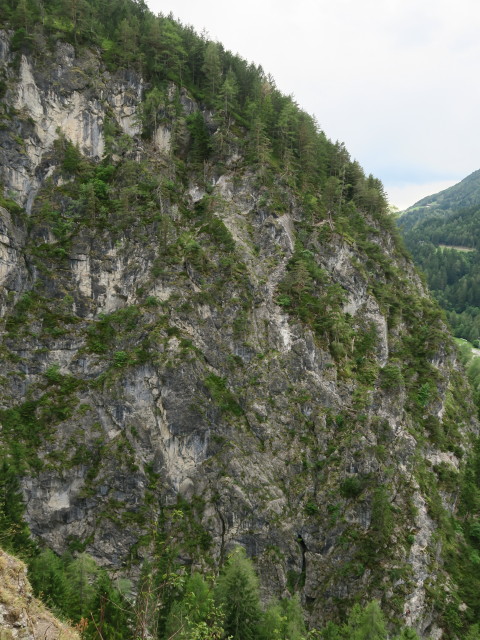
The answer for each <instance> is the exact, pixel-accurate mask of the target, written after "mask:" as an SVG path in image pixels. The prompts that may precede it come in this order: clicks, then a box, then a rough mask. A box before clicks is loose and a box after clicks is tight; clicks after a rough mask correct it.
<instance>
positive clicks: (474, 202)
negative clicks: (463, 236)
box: [400, 170, 480, 246]
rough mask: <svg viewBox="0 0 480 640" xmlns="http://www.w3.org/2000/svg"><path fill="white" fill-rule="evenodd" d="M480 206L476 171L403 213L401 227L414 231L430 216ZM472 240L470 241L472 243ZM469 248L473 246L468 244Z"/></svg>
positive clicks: (479, 178) (479, 187)
mask: <svg viewBox="0 0 480 640" xmlns="http://www.w3.org/2000/svg"><path fill="white" fill-rule="evenodd" d="M478 206H480V170H478V171H474V172H473V173H471V174H470V175H468V176H467V177H466V178H464V179H463V180H461V181H460V182H459V183H458V184H454V185H453V186H452V187H449V188H448V189H444V190H443V191H439V192H438V193H435V194H433V195H431V196H426V197H425V198H422V199H421V200H419V201H418V202H416V203H415V204H413V205H412V206H411V207H408V209H405V211H404V212H402V215H401V217H400V221H401V226H402V228H404V229H405V230H410V229H412V228H413V227H414V226H415V224H417V222H421V221H424V220H425V219H426V218H428V217H430V216H440V217H441V216H443V215H445V216H448V215H449V214H451V213H453V212H457V211H460V210H463V209H471V208H472V207H478ZM471 241H472V239H470V242H471ZM468 246H471V244H470V243H468Z"/></svg>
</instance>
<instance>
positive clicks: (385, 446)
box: [0, 33, 477, 635]
mask: <svg viewBox="0 0 480 640" xmlns="http://www.w3.org/2000/svg"><path fill="white" fill-rule="evenodd" d="M8 43H9V34H8V33H2V47H1V52H2V56H3V61H4V63H5V65H6V66H5V69H6V76H7V78H8V91H7V94H6V102H7V104H8V105H10V107H11V110H10V113H11V115H10V116H9V119H4V127H3V128H2V130H1V131H0V137H1V142H2V145H1V151H0V158H1V171H2V180H3V183H4V187H5V196H6V198H7V199H6V200H4V202H3V204H4V207H2V208H1V209H0V213H1V227H0V278H1V285H2V287H3V291H2V293H1V307H0V310H1V311H0V316H1V318H2V325H1V327H2V335H3V346H2V357H3V360H4V366H3V371H2V390H1V397H0V404H1V407H2V410H1V413H0V419H1V421H2V432H1V436H2V439H3V443H4V451H5V452H6V453H7V457H9V459H10V460H14V461H17V462H18V460H20V459H21V461H22V462H21V465H20V468H21V473H22V490H23V495H24V499H25V504H26V516H27V519H28V522H29V525H30V527H31V530H32V532H33V534H34V536H36V537H37V538H38V539H40V540H41V541H42V542H43V543H44V544H47V545H48V546H50V547H51V548H53V549H54V550H55V551H57V552H62V551H64V550H65V549H66V548H67V546H68V545H72V544H73V545H77V547H78V545H81V546H82V548H85V549H86V550H87V551H88V553H90V554H92V555H93V556H94V557H95V558H96V559H97V560H98V561H99V562H100V563H102V564H105V565H109V566H115V567H123V568H124V571H125V572H127V573H128V572H130V573H131V574H133V575H135V573H136V572H137V571H138V567H139V566H140V564H141V562H142V560H143V559H144V558H145V557H147V556H148V555H149V553H150V550H151V546H152V540H153V534H152V531H154V530H155V531H156V530H160V531H161V532H162V534H164V535H165V536H166V540H168V544H170V545H172V547H174V548H175V549H176V550H177V551H178V556H179V558H180V561H181V562H182V563H184V564H186V565H188V564H192V563H193V564H194V565H198V566H205V565H206V564H208V563H209V562H211V563H214V564H215V565H218V564H219V563H221V562H222V561H223V559H224V557H225V554H226V553H227V552H228V551H229V550H230V549H231V548H232V547H233V546H234V545H237V544H240V545H242V546H244V547H245V548H246V549H247V552H248V554H249V555H251V556H254V557H255V559H256V562H257V567H258V570H259V572H260V576H261V581H262V585H263V589H264V593H265V597H267V596H269V595H272V594H276V595H280V596H281V595H284V594H286V593H287V591H288V589H290V590H296V591H299V592H300V593H301V597H302V602H303V604H304V605H305V607H306V609H307V611H308V612H309V615H310V616H311V619H312V621H313V622H319V621H322V620H324V619H326V618H328V617H330V616H334V615H335V614H336V612H338V610H339V609H341V608H342V606H344V604H345V605H347V604H348V603H350V602H352V601H353V599H354V598H357V597H363V598H372V597H381V598H382V599H383V602H384V605H385V606H386V607H387V608H389V609H390V610H391V611H393V612H395V613H396V614H397V615H400V616H403V617H404V618H405V619H406V620H407V621H408V622H409V623H411V624H413V625H414V626H416V627H417V628H418V629H419V631H421V632H422V633H425V634H427V635H428V634H433V635H435V634H436V633H437V631H436V630H435V622H436V619H437V614H436V612H435V603H434V602H433V600H432V598H431V597H430V596H429V592H428V590H427V589H426V586H427V584H429V585H431V584H434V585H439V586H440V587H442V586H445V585H446V584H448V581H449V577H448V575H446V574H445V572H444V571H443V569H442V566H443V565H442V559H441V544H442V543H441V536H440V535H438V534H439V530H438V518H439V515H438V514H439V513H440V512H443V511H444V510H447V511H448V510H450V509H452V508H453V506H452V505H453V502H454V500H453V494H452V490H451V489H449V488H448V487H446V486H443V485H442V481H441V479H440V476H439V475H438V474H437V471H436V470H438V468H439V466H442V465H443V467H447V468H448V470H449V472H451V473H456V471H457V470H458V468H459V465H460V459H461V456H462V455H463V454H464V452H465V451H466V449H467V448H468V446H469V442H470V438H471V437H472V436H473V434H474V433H476V430H477V425H476V423H475V421H474V419H473V418H471V416H473V415H474V411H473V409H472V406H471V404H470V403H469V401H468V392H467V391H466V390H465V388H464V387H463V386H462V385H463V383H462V380H461V376H460V374H459V367H458V365H457V362H456V358H455V354H454V352H453V349H452V346H451V343H450V338H449V337H448V335H447V333H446V331H445V328H444V326H443V324H442V321H441V318H440V317H439V315H438V312H437V310H436V307H435V306H434V305H433V303H432V302H431V300H430V298H429V297H428V295H427V294H426V293H425V291H424V289H423V287H422V284H421V282H420V280H419V278H418V277H417V275H416V273H415V272H414V270H413V267H412V265H411V264H410V262H409V260H408V258H407V257H405V256H404V254H403V253H402V251H401V249H400V248H399V246H398V244H397V242H396V240H395V239H394V237H393V236H392V234H391V226H390V227H389V224H388V221H386V220H383V219H382V218H378V217H375V216H374V215H372V214H367V213H365V212H362V213H359V212H355V211H352V212H351V216H350V217H347V218H346V217H345V216H343V217H342V218H341V219H340V218H339V219H338V220H334V222H333V223H332V224H327V223H326V221H324V222H323V223H315V224H313V225H312V224H311V222H309V221H308V219H307V218H308V216H307V214H306V212H305V209H304V205H303V203H302V202H301V201H300V199H299V198H298V197H297V196H296V195H295V194H294V192H293V190H292V188H291V187H290V186H289V185H288V183H287V182H285V181H282V179H281V178H280V177H279V178H278V180H277V181H275V182H274V183H273V184H271V185H269V187H268V188H267V187H266V186H265V185H264V184H262V182H261V180H259V177H258V174H257V173H256V172H255V170H253V169H252V168H251V167H248V165H247V164H246V163H245V162H244V159H243V156H242V147H241V145H240V144H239V142H238V139H239V136H240V135H241V134H239V133H238V132H236V134H235V135H236V136H237V138H235V137H234V136H233V133H231V132H230V131H229V132H227V133H228V134H230V138H228V135H225V139H224V141H223V142H222V144H220V143H219V142H218V140H219V136H220V133H222V131H221V130H220V129H219V128H218V125H215V124H214V120H213V119H212V114H211V113H210V112H207V111H206V110H205V109H204V108H203V107H202V105H201V104H197V103H196V102H194V101H193V100H192V99H191V98H190V97H189V96H188V94H187V93H186V92H185V91H184V90H180V89H177V88H176V87H174V86H172V87H171V88H170V95H169V100H170V101H171V104H173V102H174V101H175V103H176V105H177V111H176V112H175V113H174V114H173V115H172V114H171V113H169V112H168V109H166V110H165V113H164V114H163V121H162V122H161V123H160V124H159V125H158V127H156V129H155V130H154V131H153V136H152V142H151V143H150V142H145V141H142V140H141V139H140V137H139V133H140V125H139V124H138V123H139V117H140V115H141V101H142V97H143V82H142V79H141V78H140V77H138V76H136V75H135V74H133V73H126V72H125V73H124V74H123V75H122V74H117V75H112V74H111V73H109V72H107V71H106V70H105V69H104V67H103V66H102V63H101V61H100V59H99V58H98V56H96V55H95V54H93V53H84V54H82V56H83V57H81V58H76V57H75V53H74V50H73V48H72V47H70V46H69V45H64V44H59V45H58V46H57V48H56V50H55V51H54V53H51V54H49V55H50V56H51V59H50V60H48V62H45V64H43V65H42V63H40V62H39V61H34V60H32V59H31V58H29V57H28V56H25V55H23V56H20V58H19V57H18V54H17V57H16V58H15V59H16V61H17V62H16V64H17V65H18V71H15V70H12V64H11V63H13V61H14V56H13V54H11V53H10V52H9V44H8ZM8 65H10V66H8ZM10 107H9V108H10ZM197 112H199V113H201V114H202V117H203V119H204V121H205V123H206V127H207V128H209V131H210V132H211V136H212V138H213V139H214V140H215V141H216V143H217V144H218V145H219V146H220V149H221V151H220V152H219V153H221V157H222V163H221V164H219V163H217V164H216V165H213V164H210V165H208V166H207V165H205V167H204V169H203V170H202V172H201V174H202V175H200V176H199V175H198V171H194V170H193V169H192V170H189V169H188V163H187V169H186V170H185V171H184V174H183V179H182V181H180V180H179V179H178V178H177V174H176V163H177V164H178V161H179V159H180V160H182V159H183V161H185V157H186V151H185V150H186V149H187V148H188V144H189V133H188V129H187V127H186V126H185V118H186V117H187V116H188V115H189V114H192V113H197ZM107 120H108V126H107V124H106V123H107ZM212 123H213V124H212ZM112 131H113V133H112ZM222 135H223V134H222ZM69 153H70V154H73V156H74V162H73V165H72V163H70V164H68V162H67V160H68V157H69V156H68V154H69ZM102 157H104V158H106V159H104V161H103V162H102V163H100V159H101V158H102ZM72 167H73V168H72ZM109 167H111V168H109ZM15 203H16V204H15ZM18 205H20V206H21V207H24V208H25V211H22V210H21V209H20V208H19V206H18ZM5 207H6V208H5ZM7 209H8V210H7ZM307 294H308V295H310V294H311V295H312V299H313V298H315V300H317V301H318V300H319V301H320V303H316V304H320V306H319V307H317V312H316V316H315V317H314V318H313V319H312V314H311V312H310V310H309V309H310V307H309V305H311V304H313V303H310V302H308V300H307V298H306V297H305V296H307ZM305 300H307V302H308V304H307V303H305V304H304V302H302V301H305ZM302 305H303V306H302ZM318 309H320V311H318ZM466 398H467V399H466ZM439 456H440V457H439ZM439 460H440V462H438V461H439ZM443 467H442V468H443ZM433 507H435V508H433ZM342 603H344V604H342Z"/></svg>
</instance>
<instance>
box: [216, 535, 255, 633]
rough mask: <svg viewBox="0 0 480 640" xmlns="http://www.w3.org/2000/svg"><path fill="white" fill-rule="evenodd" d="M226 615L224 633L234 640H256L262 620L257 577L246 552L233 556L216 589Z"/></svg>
mask: <svg viewBox="0 0 480 640" xmlns="http://www.w3.org/2000/svg"><path fill="white" fill-rule="evenodd" d="M216 598H217V601H218V602H219V603H220V604H221V605H222V607H223V610H224V613H225V633H226V635H227V637H228V636H232V638H233V640H257V639H258V636H259V623H260V618H261V609H260V596H259V587H258V578H257V576H256V574H255V570H254V568H253V565H252V562H251V561H250V560H249V559H248V558H247V556H246V553H245V551H244V549H242V548H240V547H239V548H237V549H235V551H234V552H233V553H232V554H231V556H230V557H229V559H228V562H227V564H226V566H225V569H224V572H223V574H222V575H221V576H220V578H219V580H218V585H217V589H216Z"/></svg>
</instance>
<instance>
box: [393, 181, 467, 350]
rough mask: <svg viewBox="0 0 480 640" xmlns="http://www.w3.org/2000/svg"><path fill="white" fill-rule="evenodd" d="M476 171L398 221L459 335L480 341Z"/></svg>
mask: <svg viewBox="0 0 480 640" xmlns="http://www.w3.org/2000/svg"><path fill="white" fill-rule="evenodd" d="M479 182H480V172H478V171H476V172H475V173H473V174H471V175H470V176H468V177H467V178H465V180H462V182H460V183H459V184H457V185H455V186H453V187H450V188H449V189H446V190H445V191H442V192H441V193H439V194H435V195H432V196H428V197H427V198H424V199H423V200H420V201H419V202H418V203H416V204H415V205H414V206H413V207H410V208H409V209H407V211H406V212H405V213H404V214H403V215H402V216H401V217H400V218H399V224H400V228H401V229H402V231H403V234H404V238H405V243H406V245H407V248H408V249H409V250H410V252H411V254H412V257H413V259H414V261H415V263H416V264H417V266H418V267H420V269H421V270H422V271H423V273H424V274H425V277H426V279H427V282H428V285H429V287H430V289H431V291H432V292H433V294H434V296H435V297H436V298H437V300H438V301H439V302H440V304H441V306H442V307H443V308H444V309H445V311H446V313H447V317H448V320H449V321H450V324H451V325H452V327H453V330H454V333H455V335H456V336H457V337H460V338H465V339H467V340H470V341H475V340H478V339H479V338H480V240H479V238H480V234H479V232H480V206H479V205H480V187H479Z"/></svg>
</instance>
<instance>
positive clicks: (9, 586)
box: [0, 549, 80, 640]
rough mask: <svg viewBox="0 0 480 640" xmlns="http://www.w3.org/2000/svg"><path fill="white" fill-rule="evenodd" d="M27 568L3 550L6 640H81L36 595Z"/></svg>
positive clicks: (0, 609) (0, 591)
mask: <svg viewBox="0 0 480 640" xmlns="http://www.w3.org/2000/svg"><path fill="white" fill-rule="evenodd" d="M26 574H27V568H26V566H25V565H24V564H23V562H21V561H20V560H17V559H16V558H14V557H12V556H10V555H8V554H7V553H4V552H3V551H2V550H1V549H0V637H1V638H2V640H13V639H14V638H21V639H22V640H36V639H37V638H42V640H80V636H79V634H78V633H77V632H76V631H74V630H73V629H71V628H69V627H67V625H64V624H62V623H61V622H59V621H58V620H57V619H55V618H54V616H53V615H52V614H51V613H50V612H49V611H47V609H46V608H45V607H44V606H43V604H42V603H41V602H39V601H38V600H37V599H35V598H34V597H33V595H32V589H31V587H30V585H29V583H28V579H27V575H26Z"/></svg>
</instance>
